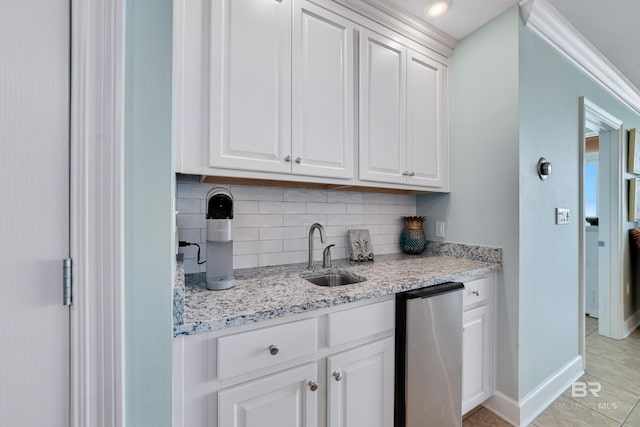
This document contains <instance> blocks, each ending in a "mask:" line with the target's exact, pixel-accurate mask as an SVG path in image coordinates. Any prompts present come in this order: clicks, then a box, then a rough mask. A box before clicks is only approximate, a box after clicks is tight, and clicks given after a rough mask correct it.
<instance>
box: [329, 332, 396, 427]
mask: <svg viewBox="0 0 640 427" xmlns="http://www.w3.org/2000/svg"><path fill="white" fill-rule="evenodd" d="M393 369H394V345H393V338H387V339H385V340H382V341H378V342H376V343H373V344H369V345H365V346H362V347H358V348H355V349H353V350H349V351H346V352H344V353H339V354H336V355H334V356H329V357H328V358H327V384H328V392H329V396H328V398H327V400H328V408H327V410H328V415H327V420H328V427H351V426H366V427H392V426H393V387H394V382H393Z"/></svg>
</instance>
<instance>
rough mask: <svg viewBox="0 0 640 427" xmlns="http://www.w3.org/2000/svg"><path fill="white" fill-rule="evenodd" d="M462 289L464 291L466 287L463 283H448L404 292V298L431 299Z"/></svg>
mask: <svg viewBox="0 0 640 427" xmlns="http://www.w3.org/2000/svg"><path fill="white" fill-rule="evenodd" d="M462 289H464V285H463V284H462V283H461V282H446V283H441V284H439V285H433V286H429V287H426V288H420V289H416V290H414V291H409V292H404V293H403V294H402V296H403V297H404V298H405V299H414V298H431V297H435V296H438V295H442V294H446V293H449V292H456V291H460V290H462Z"/></svg>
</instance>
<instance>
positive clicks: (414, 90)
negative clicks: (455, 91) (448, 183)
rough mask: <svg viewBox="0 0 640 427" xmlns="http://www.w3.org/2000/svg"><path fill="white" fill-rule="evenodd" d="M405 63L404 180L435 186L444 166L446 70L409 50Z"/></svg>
mask: <svg viewBox="0 0 640 427" xmlns="http://www.w3.org/2000/svg"><path fill="white" fill-rule="evenodd" d="M407 64H408V65H407V170H408V171H409V176H408V178H407V184H411V185H425V186H434V187H439V186H441V185H443V179H444V174H445V171H444V168H445V167H446V163H445V161H444V160H445V154H446V153H445V147H444V138H445V132H446V129H445V128H446V122H445V117H446V116H445V114H446V111H445V105H444V92H443V81H444V79H445V78H446V72H445V71H444V67H443V66H442V65H441V64H439V63H438V62H436V61H434V60H432V59H430V58H427V57H426V56H424V55H421V54H419V53H417V52H412V51H410V50H409V51H408V62H407Z"/></svg>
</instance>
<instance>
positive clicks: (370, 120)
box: [359, 29, 407, 184]
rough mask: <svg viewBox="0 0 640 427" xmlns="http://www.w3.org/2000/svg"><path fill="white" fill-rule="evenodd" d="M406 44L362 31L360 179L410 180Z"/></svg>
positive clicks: (398, 181)
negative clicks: (407, 156) (407, 162)
mask: <svg viewBox="0 0 640 427" xmlns="http://www.w3.org/2000/svg"><path fill="white" fill-rule="evenodd" d="M405 56H406V48H405V47H404V46H402V45H401V44H399V43H396V42H395V41H393V40H390V39H387V38H385V37H383V36H381V35H379V34H376V33H373V32H370V31H367V30H364V29H363V30H361V32H360V123H359V125H360V143H359V159H360V167H359V170H360V179H361V180H363V181H379V182H390V183H398V184H404V183H405V181H406V174H405V172H406V169H405V166H406V155H407V145H406V143H407V141H406V130H407V123H406V104H407V103H406V71H405V67H406V60H405Z"/></svg>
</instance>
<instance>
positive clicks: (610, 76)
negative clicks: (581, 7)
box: [520, 0, 640, 114]
mask: <svg viewBox="0 0 640 427" xmlns="http://www.w3.org/2000/svg"><path fill="white" fill-rule="evenodd" d="M520 15H521V17H522V21H523V22H524V24H525V26H526V27H527V28H529V29H530V30H532V31H533V32H534V33H536V34H537V35H539V36H540V37H542V39H544V40H545V41H546V42H547V43H549V44H550V45H551V46H552V47H554V48H555V49H556V50H557V51H558V52H559V53H560V54H562V55H563V56H564V57H566V58H567V59H569V60H570V61H571V62H572V63H574V64H575V65H576V66H577V67H578V68H580V69H581V70H582V71H583V72H585V73H586V74H587V75H588V76H589V77H591V78H592V79H593V80H594V81H595V82H596V83H598V84H600V85H601V86H602V87H604V88H605V89H607V90H608V91H609V92H611V93H612V94H613V95H614V96H616V97H617V98H618V99H620V100H621V101H622V102H623V103H625V104H626V105H627V106H629V107H630V108H631V109H633V110H634V111H635V112H636V113H639V114H640V91H638V89H637V88H636V87H635V86H634V85H633V84H632V83H631V82H630V81H629V80H628V79H627V78H626V77H625V76H624V75H623V74H622V73H621V72H620V71H619V70H618V69H617V68H616V67H615V66H614V65H613V64H612V63H611V62H609V60H608V59H607V58H605V57H604V55H602V53H600V52H599V51H598V49H596V48H595V46H593V45H592V44H591V43H590V42H589V41H588V40H587V39H586V38H585V37H584V36H583V35H582V34H581V33H580V32H578V30H576V29H575V27H574V26H573V25H571V23H569V21H567V20H566V19H565V18H564V17H563V16H562V15H561V14H560V12H558V10H557V9H556V8H554V7H553V6H552V5H551V4H549V2H547V1H546V0H523V1H521V2H520Z"/></svg>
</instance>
